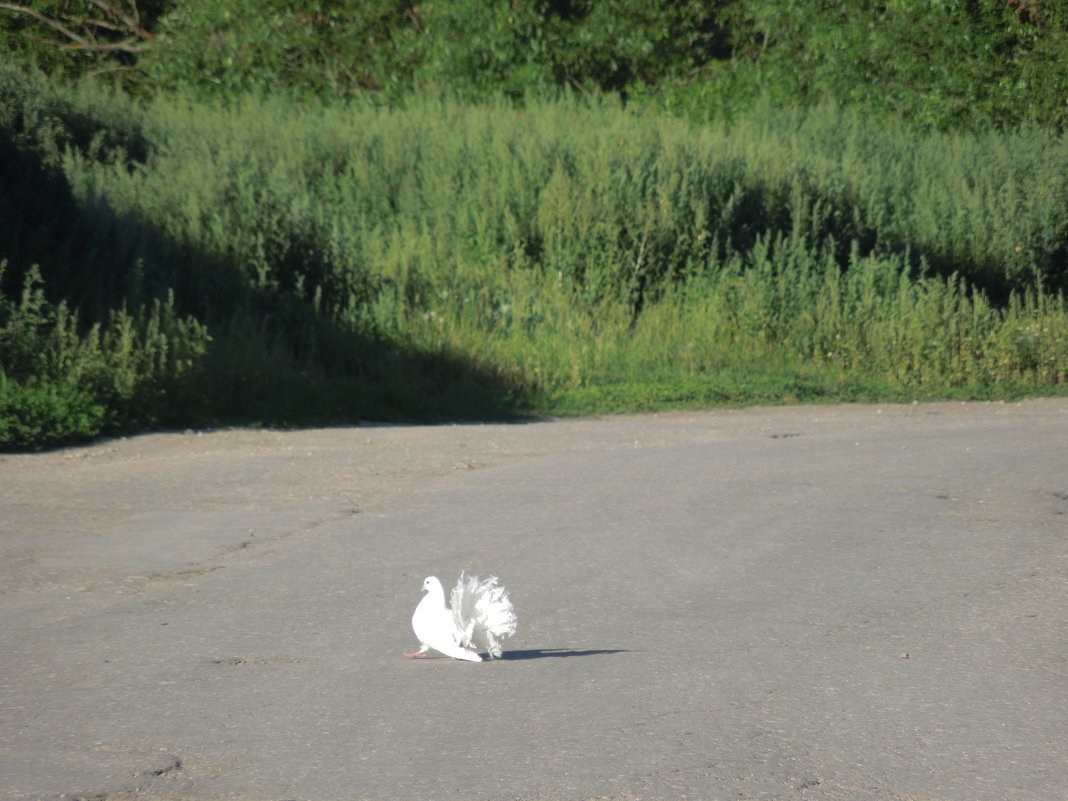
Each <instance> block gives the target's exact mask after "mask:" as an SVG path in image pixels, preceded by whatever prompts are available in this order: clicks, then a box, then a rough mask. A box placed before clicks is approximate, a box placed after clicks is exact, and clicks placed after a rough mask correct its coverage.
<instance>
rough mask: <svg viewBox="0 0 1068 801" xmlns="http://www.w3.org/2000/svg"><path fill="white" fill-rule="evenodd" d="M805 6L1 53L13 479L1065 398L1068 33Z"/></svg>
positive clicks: (295, 31)
mask: <svg viewBox="0 0 1068 801" xmlns="http://www.w3.org/2000/svg"><path fill="white" fill-rule="evenodd" d="M105 5H108V4H105ZM129 5H131V6H132V4H129ZM275 5H277V8H275ZM45 6H47V8H45ZM224 6H225V8H224ZM254 6H255V8H254ZM632 6H633V7H632ZM795 6H796V4H791V3H780V2H775V3H767V4H762V7H763V8H764V10H763V11H761V12H759V13H758V12H751V11H746V10H745V9H744V8H743V7H742V4H739V3H732V2H722V3H718V4H715V3H714V4H708V3H685V2H683V3H670V4H669V3H664V4H662V6H661V5H658V4H652V5H650V4H640V8H639V4H632V3H628V2H623V1H622V0H619V2H614V3H605V4H590V5H589V6H588V7H587V5H585V4H571V5H567V7H566V9H565V8H564V6H562V5H560V4H553V3H531V4H511V3H505V4H501V6H500V7H499V8H498V7H497V6H495V5H493V6H491V5H488V4H485V3H478V4H475V3H472V4H467V3H452V4H441V5H438V4H433V5H431V4H427V5H425V6H419V7H416V6H407V5H404V4H396V3H392V4H389V3H377V4H376V3H373V2H365V3H351V4H344V3H340V4H337V6H336V8H334V11H332V12H330V13H326V12H323V11H319V10H316V9H315V8H311V7H308V8H304V7H303V6H300V7H299V8H298V6H297V5H294V4H292V3H277V4H272V3H267V4H264V3H257V4H252V3H248V4H242V3H236V4H235V3H227V4H218V3H213V2H200V3H193V4H185V5H183V6H182V7H181V8H178V7H174V8H171V7H169V6H167V5H166V4H156V5H154V6H152V7H151V8H142V9H141V10H140V11H139V13H140V14H143V16H140V17H138V18H137V19H136V20H134V21H136V22H137V27H138V28H139V29H140V30H141V31H143V32H144V33H145V34H148V35H147V36H143V35H139V34H138V33H137V32H136V31H134V30H133V29H132V28H128V29H127V30H125V31H119V32H118V33H121V34H122V36H123V37H124V38H118V33H114V35H112V34H107V31H108V30H109V29H106V28H100V29H99V30H98V31H97V33H98V34H99V36H98V38H96V39H94V40H93V41H95V42H98V43H100V44H101V45H106V44H108V43H110V42H120V43H122V42H125V43H126V48H127V49H125V50H123V49H115V50H108V49H106V48H104V47H100V48H98V49H96V50H87V49H85V48H82V49H81V50H80V51H70V52H67V51H61V50H59V49H56V48H54V47H53V48H51V49H49V48H47V47H44V46H43V45H39V44H38V45H34V44H33V42H34V41H35V40H34V39H32V38H26V37H22V38H17V37H21V36H22V34H24V33H25V32H26V30H28V29H29V28H28V26H30V25H31V24H38V25H40V24H44V23H41V22H40V20H37V19H36V18H32V17H27V15H25V14H16V13H14V12H12V15H11V16H0V23H5V24H6V27H0V38H3V37H4V36H6V37H7V41H8V42H9V43H11V47H10V53H9V56H8V57H7V59H6V60H4V61H0V448H5V449H34V448H41V447H48V446H53V445H57V444H64V443H67V442H74V441H80V440H85V439H89V438H92V437H94V436H98V435H100V434H102V433H118V432H123V431H129V430H137V429H145V428H152V427H160V426H170V427H174V426H192V425H206V424H232V423H241V424H265V425H297V424H310V423H333V422H345V421H348V422H351V421H354V420H359V419H390V420H440V419H452V418H461V417H476V416H477V417H495V418H508V417H515V416H525V415H542V414H569V413H580V412H581V413H600V412H617V411H637V410H652V409H663V408H677V407H689V408H696V407H706V406H711V405H724V404H751V403H781V402H793V401H809V402H812V401H854V400H856V401H875V400H895V401H907V400H913V399H930V398H946V397H952V398H961V399H967V398H1011V397H1020V396H1023V395H1029V394H1053V393H1061V392H1064V391H1065V388H1066V387H1068V308H1066V303H1065V298H1064V291H1065V288H1066V285H1068V142H1066V141H1065V137H1064V134H1063V132H1062V127H1063V124H1064V118H1063V115H1064V113H1065V103H1064V98H1065V97H1066V96H1068V94H1066V93H1065V92H1063V91H1062V92H1061V94H1060V96H1059V97H1060V105H1058V104H1057V103H1056V102H1054V97H1055V96H1056V92H1057V91H1058V90H1057V88H1056V87H1057V86H1058V85H1061V86H1062V88H1063V84H1057V81H1061V80H1062V78H1061V77H1060V76H1061V75H1062V71H1063V70H1064V69H1065V68H1064V67H1063V66H1062V64H1063V63H1068V59H1064V60H1062V61H1059V60H1058V59H1056V58H1054V56H1055V55H1056V53H1060V52H1062V51H1063V50H1058V48H1060V47H1061V44H1060V43H1061V42H1062V28H1064V27H1065V25H1066V24H1068V23H1066V22H1064V21H1062V17H1061V16H1060V13H1061V12H1060V10H1059V9H1060V6H1059V5H1058V4H1056V3H1043V4H1038V3H1016V4H1014V3H1000V4H999V3H995V2H990V3H987V4H982V3H981V4H963V3H961V4H955V3H946V4H941V6H940V5H939V4H931V7H930V8H931V9H932V10H925V11H922V12H919V11H915V10H911V11H910V9H911V6H912V4H889V5H887V4H882V6H880V8H882V9H883V10H882V11H878V12H877V11H876V10H875V6H874V5H872V4H867V3H863V2H838V3H817V4H812V9H815V11H813V10H809V11H804V12H801V11H796V10H793V9H794V8H795ZM899 6H900V8H899ZM965 6H974V7H975V8H976V9H981V11H976V13H974V14H970V15H967V14H963V15H962V14H961V13H958V12H959V11H960V9H961V8H964V7H965ZM939 7H941V8H942V11H941V12H938V11H937V9H938V8H939ZM42 8H44V9H45V11H47V12H48V13H49V14H52V16H51V17H49V19H54V20H59V19H64V20H65V24H64V27H65V28H66V29H67V30H68V31H70V32H77V31H79V30H82V31H83V32H84V26H85V25H87V24H88V23H86V22H85V21H84V19H83V20H82V21H81V23H80V24H81V25H82V26H83V27H82V28H77V26H76V25H75V23H76V22H78V20H76V19H69V18H68V17H70V16H71V15H70V14H68V15H67V17H63V16H62V14H63V13H67V12H64V11H63V9H64V8H67V9H68V10H69V6H67V5H64V4H63V3H61V2H55V3H51V4H42ZM111 8H113V9H114V8H117V7H116V6H111ZM134 8H135V9H136V7H134ZM265 8H266V11H265V10H264V9H265ZM340 8H344V9H346V10H345V11H344V12H343V13H342V11H338V9H340ZM806 8H807V6H806ZM257 9H258V11H257ZM502 9H504V10H502ZM567 9H570V11H567ZM507 10H511V11H512V12H513V13H512V14H511V16H506V15H505V11H507ZM565 11H566V12H567V13H565ZM816 11H818V12H819V13H818V14H817V13H816ZM0 13H3V12H2V11H0ZM938 14H941V16H938ZM302 15H303V16H302ZM856 15H861V16H860V17H859V18H860V19H862V20H867V22H868V23H870V24H868V26H867V27H866V28H865V27H864V26H861V29H862V30H867V32H868V33H867V39H866V40H865V42H866V44H865V43H864V42H861V41H860V40H859V39H857V35H856V34H855V32H854V33H847V29H848V30H850V31H852V30H853V28H849V26H848V25H846V22H847V21H848V20H849V19H856V18H857V17H856ZM864 15H867V16H864ZM129 16H130V15H129V14H127V17H129ZM304 17H308V19H307V20H305V19H304ZM131 19H132V18H131ZM910 19H911V21H912V22H913V23H915V24H918V25H920V26H921V27H923V26H927V27H928V28H930V26H931V25H933V24H934V23H935V22H938V23H939V24H941V25H942V32H943V34H944V35H943V37H942V39H941V40H939V41H940V45H944V46H945V47H947V48H949V50H948V51H947V52H946V53H943V54H941V60H939V58H938V57H936V56H938V54H936V56H930V57H929V58H928V59H927V63H928V66H929V67H930V66H931V65H932V64H934V65H939V67H938V68H939V69H941V70H943V73H937V71H936V72H935V73H932V74H934V75H936V77H938V76H939V75H940V76H941V77H938V80H935V81H934V82H933V84H931V85H930V86H929V87H928V91H927V92H926V93H921V92H919V91H918V90H917V89H916V88H915V85H914V83H913V82H912V81H911V80H906V79H908V78H909V76H910V75H912V76H913V77H914V72H915V70H916V69H919V66H918V64H919V61H918V59H920V56H921V54H920V53H919V52H918V51H917V50H915V49H910V45H909V42H911V41H912V40H911V39H909V37H910V36H913V35H914V34H913V33H910V32H909V30H907V26H906V25H905V22H906V21H907V20H910ZM129 21H130V20H127V22H129ZM473 21H474V22H473ZM803 23H804V24H808V25H809V27H808V28H804V26H803ZM876 23H878V24H876ZM812 25H815V26H816V27H815V28H813V27H812ZM361 26H362V27H361ZM835 26H837V27H835ZM464 28H472V29H473V30H476V31H477V35H474V36H472V37H470V39H469V40H464V41H465V44H464V45H463V46H460V45H455V44H454V45H453V46H452V47H449V46H448V44H449V42H450V41H451V42H454V43H455V42H457V41H459V39H458V31H460V30H462V29H464ZM150 31H154V33H150ZM354 31H355V32H356V33H358V34H359V35H357V36H355V37H353V35H352V34H353V32H354ZM806 31H807V33H806ZM835 31H837V33H834V32H835ZM965 33H966V34H967V35H968V36H970V37H972V39H971V40H969V41H972V42H973V44H975V45H976V47H978V44H977V43H981V44H983V46H984V47H985V46H990V47H994V48H995V49H998V48H999V49H998V52H999V53H1000V54H1001V55H1000V56H999V59H992V58H986V57H984V56H983V55H982V52H981V48H980V49H979V50H973V48H971V47H965V46H964V44H963V43H964V42H965V41H966V37H965ZM343 34H345V35H343ZM832 34H833V35H832ZM981 34H982V35H983V36H985V38H982V39H981V41H980V40H977V39H976V37H980V35H981ZM108 36H112V38H107V37H108ZM820 36H822V37H824V38H823V39H820V38H819V37H820ZM212 37H215V38H214V39H213V38H212ZM449 37H452V38H451V39H450V38H449ZM828 37H829V38H828ZM36 38H37V39H38V40H39V39H41V38H42V37H40V36H37V37H36ZM83 38H84V37H83ZM213 42H214V44H213ZM354 42H355V43H354ZM917 42H918V40H917V41H916V42H913V45H915V46H916V47H918V44H917ZM357 45H359V47H362V48H363V49H362V50H360V49H359V48H357ZM228 48H229V49H228ZM353 48H356V49H353ZM865 48H867V49H865ZM984 52H985V51H984ZM1063 52H1068V51H1063ZM1006 53H1013V54H1015V55H1014V58H1015V61H1014V62H1013V63H1014V65H1015V66H1011V68H1010V67H1006V66H1005V64H1004V63H1003V62H1004V59H1003V56H1004V55H1005V54H1006ZM891 55H892V56H893V57H892V58H891ZM928 55H929V54H928ZM984 58H986V60H984ZM213 59H214V60H215V61H213ZM887 59H889V61H888V60H887ZM893 59H897V62H894V60H893ZM910 59H911V60H910ZM995 61H997V64H1000V66H997V65H995V63H994V62H995ZM788 63H789V64H792V65H793V67H792V68H791V67H790V66H788ZM33 64H36V65H37V66H36V67H35V66H33ZM895 64H896V66H895ZM41 68H44V71H42V69H41ZM984 70H985V71H984ZM1028 70H1031V71H1032V72H1028ZM991 71H994V72H998V74H999V75H1000V76H1001V78H1002V79H1004V80H1005V81H1009V82H1010V83H1011V84H1012V86H1013V87H1014V88H1012V89H1011V91H1010V90H1009V89H1004V87H1002V88H1001V89H999V88H998V86H999V84H997V82H996V81H995V82H994V83H991V82H990V80H988V79H989V78H990V76H991V75H993V74H994V72H991ZM91 72H92V73H96V77H95V78H87V76H88V75H89V73H91ZM1010 73H1011V74H1010ZM1032 73H1033V74H1032ZM850 75H852V78H851V79H850V78H849V76H850ZM1028 75H1031V76H1032V78H1027V77H1026V76H1028ZM212 76H215V77H214V78H213V77H212ZM1028 80H1030V81H1031V83H1027V81H1028ZM862 84H863V85H864V86H866V87H867V89H868V91H866V92H860V91H859V87H860V86H861V85H862ZM1050 87H1053V88H1050ZM1003 89H1004V92H1005V93H1007V94H1004V93H1003V94H999V92H1002V90H1003ZM1010 95H1011V96H1012V97H1013V98H1015V99H1014V101H1013V103H1009V102H1008V98H1009V97H1010Z"/></svg>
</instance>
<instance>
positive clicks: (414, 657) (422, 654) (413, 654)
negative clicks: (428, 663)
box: [405, 651, 426, 659]
mask: <svg viewBox="0 0 1068 801" xmlns="http://www.w3.org/2000/svg"><path fill="white" fill-rule="evenodd" d="M405 656H410V657H411V658H412V659H417V658H419V657H420V656H426V651H416V652H415V653H411V654H405Z"/></svg>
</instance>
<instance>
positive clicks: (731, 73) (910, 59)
mask: <svg viewBox="0 0 1068 801" xmlns="http://www.w3.org/2000/svg"><path fill="white" fill-rule="evenodd" d="M0 46H4V47H6V49H7V50H8V51H9V52H11V53H12V54H14V55H15V56H16V57H17V58H19V59H21V60H23V61H33V62H35V63H37V64H38V65H39V66H41V67H42V68H44V69H45V70H46V71H48V72H51V73H54V74H60V75H63V76H66V77H81V76H85V75H88V74H94V73H98V72H101V71H112V72H117V73H118V74H120V75H122V76H124V78H125V79H127V80H128V81H135V80H136V81H142V82H144V83H145V84H146V85H147V86H149V87H155V88H174V87H189V88H193V89H195V90H196V91H198V92H201V93H204V94H231V93H233V92H240V91H247V90H254V91H276V90H279V89H284V90H286V91H289V92H291V93H293V94H296V95H298V96H304V97H337V96H353V95H359V94H372V95H374V96H378V97H384V98H386V99H389V100H394V99H397V98H400V97H403V96H406V95H408V94H409V93H411V92H413V91H420V90H426V89H434V90H439V91H440V90H444V91H447V92H454V93H458V94H460V95H462V96H466V97H481V96H486V95H489V94H498V93H499V94H504V95H507V96H511V97H521V96H524V95H526V94H528V93H530V92H531V91H539V90H544V89H547V88H550V89H564V90H575V91H609V92H617V93H620V94H622V95H623V96H625V97H629V98H632V99H635V98H640V99H643V100H652V101H655V102H657V103H659V104H661V105H664V106H667V107H673V108H677V109H679V110H682V111H685V112H687V113H690V114H694V115H697V116H705V117H707V116H708V115H709V114H718V113H733V112H736V111H737V110H739V109H741V108H744V107H745V106H746V105H747V104H748V103H749V102H751V100H752V98H753V97H754V96H756V95H760V94H767V95H771V96H772V97H774V98H777V99H778V100H781V101H785V102H789V103H797V104H810V103H812V102H817V101H818V100H820V99H822V98H824V97H827V96H830V97H833V98H834V99H835V100H837V101H838V102H843V103H848V104H857V105H860V106H866V107H868V108H870V109H889V110H892V111H894V112H897V113H900V114H902V115H904V116H907V117H909V118H911V119H912V120H914V121H915V122H917V123H918V124H920V125H922V126H933V127H938V128H960V127H966V126H969V125H972V124H974V123H975V122H977V121H979V122H984V123H986V122H994V123H996V124H1010V125H1011V124H1016V123H1019V122H1021V121H1024V120H1032V121H1037V122H1039V123H1041V124H1046V125H1052V126H1054V127H1058V128H1064V126H1065V124H1066V122H1068V103H1066V98H1068V0H931V1H930V2H924V3H913V2H906V1H905V0H890V1H889V2H875V1H874V0H812V2H807V3H798V2H795V0H764V2H761V3H747V2H743V0H600V1H599V2H593V0H492V1H491V2H487V0H425V2H420V3H416V2H415V1H414V0H333V2H326V1H324V0H320V1H319V2H314V1H311V0H187V1H186V2H182V3H176V2H174V0H140V5H138V4H137V0H40V2H34V3H33V6H32V8H31V7H30V6H29V5H20V4H19V3H17V2H8V0H2V1H0Z"/></svg>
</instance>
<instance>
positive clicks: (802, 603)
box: [0, 399, 1068, 801]
mask: <svg viewBox="0 0 1068 801" xmlns="http://www.w3.org/2000/svg"><path fill="white" fill-rule="evenodd" d="M464 568H467V569H470V570H474V571H476V572H480V573H489V572H493V573H496V574H498V575H499V576H500V577H501V579H502V580H503V582H504V583H505V585H506V586H507V587H508V588H509V589H510V591H511V595H512V598H513V600H514V602H515V604H516V607H517V610H518V613H519V616H520V617H519V624H520V628H519V632H518V634H517V635H516V637H515V638H514V639H513V640H512V641H511V642H510V646H509V647H510V648H511V650H510V651H509V652H508V653H506V657H507V658H505V659H503V660H500V661H495V662H485V663H481V664H474V663H467V662H457V661H453V660H447V659H426V660H411V659H406V658H404V657H403V655H402V654H403V652H404V651H406V650H411V649H412V648H413V647H414V646H415V645H416V642H415V639H414V637H413V635H412V634H411V630H410V628H409V618H410V615H411V612H412V609H413V608H414V606H415V604H416V603H417V601H418V599H419V595H420V593H419V589H420V586H421V583H422V579H423V577H424V576H425V575H427V574H437V575H439V576H441V577H442V578H443V579H445V580H446V581H447V582H448V581H452V580H454V579H455V577H456V575H458V574H459V572H460V570H461V569H464ZM1066 744H1068V399H1056V400H1038V401H1030V402H1025V403H1022V404H989V405H987V404H976V405H962V404H933V405H912V406H879V407H849V406H839V407H796V408H784V409H754V410H743V411H716V412H708V413H679V414H667V415H659V416H642V417H618V418H607V419H583V420H567V421H551V422H539V423H532V424H525V425H456V426H441V427H422V428H419V427H370V426H367V427H358V428H344V429H332V430H315V431H299V432H286V433H280V432H273V431H260V432H250V431H221V432H212V433H204V434H194V433H185V434H181V433H176V434H166V435H150V436H141V437H134V438H129V439H123V440H117V441H111V442H105V443H102V444H98V445H95V446H92V447H89V448H81V449H73V450H66V451H59V452H54V453H48V454H43V455H32V456H6V457H2V458H0V799H3V800H4V801H8V800H12V799H31V798H32V799H59V798H64V799H73V798H78V799H95V801H133V799H137V801H178V800H179V799H180V800H181V801H217V800H221V799H231V800H232V801H284V800H285V799H301V800H303V801H343V800H346V799H352V800H353V801H359V800H360V799H374V800H375V801H377V800H378V799H383V800H384V799H390V800H393V799H396V800H398V801H404V800H406V799H413V800H414V799H419V801H461V799H462V800H463V801H479V800H480V799H501V800H504V799H509V800H514V799H522V800H523V801H573V800H576V799H614V800H617V801H634V800H635V799H644V800H646V801H651V800H655V799H704V800H711V799H723V800H724V801H726V799H731V800H732V801H734V800H736V799H803V800H804V801H905V800H906V799H907V800H909V801H916V800H917V799H923V800H924V801H939V800H944V799H955V800H959V801H1052V799H1060V798H1068V745H1066Z"/></svg>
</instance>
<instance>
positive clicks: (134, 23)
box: [89, 0, 156, 42]
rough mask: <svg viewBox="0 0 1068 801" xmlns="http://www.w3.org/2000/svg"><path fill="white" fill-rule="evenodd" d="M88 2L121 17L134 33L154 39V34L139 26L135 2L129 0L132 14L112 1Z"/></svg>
mask: <svg viewBox="0 0 1068 801" xmlns="http://www.w3.org/2000/svg"><path fill="white" fill-rule="evenodd" d="M89 2H90V3H92V4H93V5H94V6H96V7H97V8H99V9H102V10H103V11H105V12H107V13H108V14H111V16H113V17H115V19H121V20H122V21H123V22H124V23H126V27H127V28H129V29H130V30H131V31H133V32H134V33H136V34H137V35H138V36H139V37H141V38H142V39H144V40H146V41H149V42H154V41H156V37H155V36H153V35H152V34H151V33H149V32H148V31H146V30H145V29H144V28H142V27H141V20H140V17H139V15H138V13H137V4H136V3H135V2H133V1H132V0H131V2H130V5H131V6H132V7H133V12H134V13H133V16H131V15H129V14H127V13H125V12H124V11H123V10H122V9H121V8H118V7H117V6H115V5H113V4H112V3H109V2H108V0H89Z"/></svg>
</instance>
